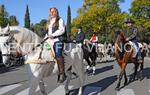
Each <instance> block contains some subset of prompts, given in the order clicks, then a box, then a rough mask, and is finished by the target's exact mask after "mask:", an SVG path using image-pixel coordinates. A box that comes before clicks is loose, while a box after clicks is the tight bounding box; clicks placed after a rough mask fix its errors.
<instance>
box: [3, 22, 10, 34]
mask: <svg viewBox="0 0 150 95" xmlns="http://www.w3.org/2000/svg"><path fill="white" fill-rule="evenodd" d="M9 30H10V26H9V24H7V26H6V28H5V30H4V33H8V32H9Z"/></svg>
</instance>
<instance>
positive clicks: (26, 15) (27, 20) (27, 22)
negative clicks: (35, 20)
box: [24, 5, 30, 28]
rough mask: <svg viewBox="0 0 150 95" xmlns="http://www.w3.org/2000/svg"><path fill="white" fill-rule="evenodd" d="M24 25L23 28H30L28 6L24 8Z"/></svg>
mask: <svg viewBox="0 0 150 95" xmlns="http://www.w3.org/2000/svg"><path fill="white" fill-rule="evenodd" d="M24 20H25V25H24V27H26V28H30V14H29V8H28V5H27V6H26V13H25V18H24Z"/></svg>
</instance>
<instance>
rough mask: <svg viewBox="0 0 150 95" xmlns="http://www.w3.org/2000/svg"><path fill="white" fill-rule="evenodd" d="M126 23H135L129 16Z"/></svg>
mask: <svg viewBox="0 0 150 95" xmlns="http://www.w3.org/2000/svg"><path fill="white" fill-rule="evenodd" d="M125 23H135V22H134V21H133V20H132V19H131V18H127V19H126V20H125Z"/></svg>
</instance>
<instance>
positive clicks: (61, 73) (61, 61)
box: [56, 57, 66, 83]
mask: <svg viewBox="0 0 150 95" xmlns="http://www.w3.org/2000/svg"><path fill="white" fill-rule="evenodd" d="M56 60H57V64H58V70H59V79H58V82H59V83H63V82H64V81H65V79H66V75H65V66H64V58H63V57H59V58H56Z"/></svg>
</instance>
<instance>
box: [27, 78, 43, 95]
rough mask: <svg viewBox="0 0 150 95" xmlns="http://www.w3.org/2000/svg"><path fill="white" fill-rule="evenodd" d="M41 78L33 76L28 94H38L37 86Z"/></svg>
mask: <svg viewBox="0 0 150 95" xmlns="http://www.w3.org/2000/svg"><path fill="white" fill-rule="evenodd" d="M39 81H40V80H39V78H37V77H34V76H32V77H31V79H30V84H29V86H30V88H29V94H28V95H36V88H37V86H38V84H39Z"/></svg>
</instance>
